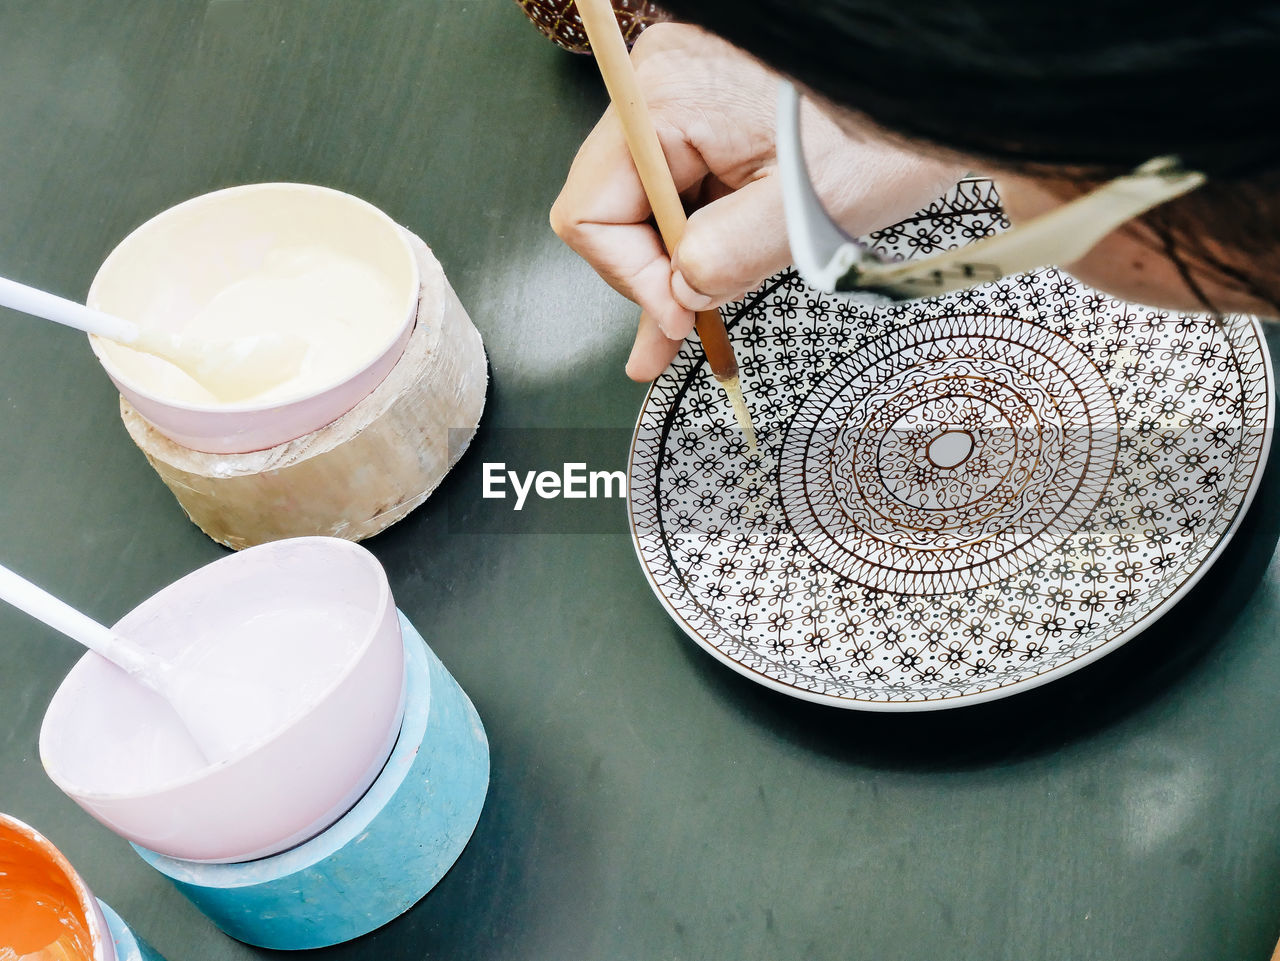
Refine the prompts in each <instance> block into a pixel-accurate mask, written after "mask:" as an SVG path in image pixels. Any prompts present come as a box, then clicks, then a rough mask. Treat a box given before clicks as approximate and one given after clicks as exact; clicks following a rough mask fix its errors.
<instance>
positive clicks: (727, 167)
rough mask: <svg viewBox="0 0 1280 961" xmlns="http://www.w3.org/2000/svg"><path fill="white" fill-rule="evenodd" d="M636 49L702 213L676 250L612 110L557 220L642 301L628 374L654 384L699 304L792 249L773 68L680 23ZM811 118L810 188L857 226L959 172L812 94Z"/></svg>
mask: <svg viewBox="0 0 1280 961" xmlns="http://www.w3.org/2000/svg"><path fill="white" fill-rule="evenodd" d="M631 57H632V62H633V63H634V64H635V66H636V73H637V76H638V78H639V81H640V85H641V88H642V89H643V91H644V96H645V99H646V101H647V103H648V107H649V112H650V115H651V116H652V118H653V122H654V126H655V127H656V129H657V131H658V139H659V140H660V141H661V143H662V148H663V151H664V153H665V154H666V157H667V162H668V165H669V166H670V168H671V173H672V176H673V177H674V179H675V182H676V187H677V189H678V190H679V191H680V192H681V196H682V197H683V198H684V201H685V204H686V206H687V207H690V208H692V209H693V212H692V213H691V214H690V216H689V223H688V226H687V228H686V229H685V233H684V237H683V238H682V239H681V241H680V244H679V246H678V248H677V249H676V250H675V251H674V252H673V253H672V256H671V257H670V258H668V256H667V253H666V251H665V250H664V249H663V246H662V241H661V238H660V237H659V236H658V233H657V231H656V230H655V229H654V227H653V226H652V224H651V223H650V222H649V217H650V214H651V210H650V208H649V202H648V200H647V199H646V198H645V194H644V189H643V187H642V186H641V184H640V180H639V177H638V176H637V174H636V171H635V166H634V165H633V164H632V162H631V156H630V154H629V152H628V150H627V145H626V140H625V138H624V136H623V132H622V127H621V125H620V124H619V122H618V119H617V116H616V114H615V113H614V111H613V109H612V108H610V109H609V110H608V111H606V113H605V115H604V117H603V118H601V120H600V122H599V123H598V124H597V125H596V127H595V129H594V130H592V132H591V134H590V135H589V136H588V137H587V139H586V141H585V142H584V143H583V145H582V147H581V148H580V149H579V151H578V155H577V157H576V158H575V159H574V162H573V166H572V168H571V169H570V171H569V176H568V179H567V180H566V182H565V185H564V187H563V189H562V190H561V192H560V196H559V197H558V198H557V199H556V202H555V204H554V205H553V207H552V210H551V225H552V227H553V229H554V230H555V232H556V233H557V234H558V235H559V236H560V237H561V239H563V240H564V241H565V242H566V243H567V244H568V245H569V246H570V247H572V248H573V249H574V250H575V251H577V252H578V254H580V255H581V256H582V257H583V258H584V259H585V260H587V262H588V263H590V264H591V265H592V267H594V268H595V269H596V271H597V272H598V273H599V274H600V276H601V277H603V278H604V279H605V280H606V281H607V282H608V283H609V284H610V285H611V286H612V287H613V288H614V289H615V290H617V291H618V292H619V293H621V294H623V295H624V296H626V297H628V298H629V299H631V300H633V301H635V302H636V303H637V304H639V305H640V308H641V315H640V325H639V330H638V332H637V334H636V342H635V346H634V347H633V348H632V352H631V357H630V359H629V361H628V362H627V374H628V376H630V377H632V378H633V379H635V380H651V379H653V378H654V377H656V376H657V375H658V374H660V373H661V372H662V371H663V370H664V369H665V368H666V366H667V365H668V364H669V363H670V362H671V359H672V358H673V357H674V356H675V354H676V351H677V350H679V347H680V342H681V341H682V340H683V339H684V338H685V337H686V336H688V335H689V333H690V332H691V331H692V329H693V320H694V312H695V311H697V310H702V309H705V308H707V307H711V306H719V305H721V304H725V303H728V302H729V301H732V300H735V299H737V298H738V297H741V296H742V295H744V294H745V293H747V292H748V291H750V290H752V289H753V288H755V287H756V286H758V285H759V284H760V282H761V281H763V280H764V279H765V278H766V277H768V276H769V275H770V274H772V273H774V272H776V271H778V270H780V269H781V268H783V267H785V266H787V265H788V264H789V263H790V262H791V256H790V251H789V249H788V246H787V235H786V225H785V221H784V217H783V211H782V192H781V187H780V185H779V181H778V176H777V160H776V156H775V150H774V104H775V102H776V97H777V84H778V75H777V74H775V73H774V72H772V71H770V70H769V69H767V68H766V67H764V66H763V65H761V64H760V63H759V62H758V61H756V60H755V59H753V58H751V57H750V56H748V55H747V54H744V53H743V52H742V51H740V50H738V49H737V48H736V47H733V46H732V45H730V44H728V43H726V42H725V41H723V40H720V39H718V38H716V37H714V36H712V35H711V34H709V33H706V32H705V31H702V30H700V29H698V28H696V27H691V26H687V25H682V24H657V25H655V26H653V27H650V28H649V29H648V30H646V31H645V32H644V34H642V35H641V37H640V39H639V41H638V42H637V43H636V45H635V47H634V48H633V50H632V54H631ZM803 116H804V120H803V123H804V151H805V157H806V161H807V163H808V166H809V170H810V173H811V175H812V177H813V181H814V184H815V186H816V187H817V189H818V192H819V194H820V196H822V198H823V200H824V202H825V203H826V204H827V207H828V209H829V210H830V211H831V213H832V214H833V216H835V217H836V218H837V219H838V220H839V221H840V222H841V223H843V224H844V225H845V226H846V228H847V229H848V230H849V231H850V232H851V233H854V234H859V233H865V232H866V231H868V230H873V229H875V228H876V227H881V226H885V225H887V224H891V223H895V222H896V221H898V220H900V219H902V218H903V217H905V216H907V215H908V214H910V213H912V212H913V211H915V210H916V209H917V208H919V207H920V206H921V205H922V204H923V203H925V202H927V201H929V200H932V199H933V198H934V197H936V196H938V195H939V194H941V193H942V192H943V191H944V190H945V189H946V188H947V187H948V186H949V185H950V184H952V183H954V182H955V181H956V180H957V179H959V177H960V176H961V174H962V173H963V170H962V169H961V168H960V167H958V166H956V164H955V162H954V161H951V160H941V159H934V158H930V157H928V156H925V155H922V154H916V153H913V152H910V151H908V150H906V149H904V148H902V147H900V146H896V145H891V144H888V143H886V142H884V141H883V140H879V139H876V138H875V137H874V136H872V135H869V134H868V135H865V136H863V135H855V136H850V135H848V134H846V133H843V132H842V131H841V129H840V128H839V127H837V126H836V124H835V123H833V122H832V121H831V120H830V119H829V118H828V117H827V116H826V115H825V114H823V113H822V112H820V111H819V110H818V109H817V108H815V107H813V106H812V105H810V104H808V103H806V105H805V112H804V115H803ZM846 125H847V124H846Z"/></svg>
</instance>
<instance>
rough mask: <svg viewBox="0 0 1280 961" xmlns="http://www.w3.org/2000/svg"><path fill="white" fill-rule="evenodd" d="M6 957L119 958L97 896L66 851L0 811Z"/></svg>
mask: <svg viewBox="0 0 1280 961" xmlns="http://www.w3.org/2000/svg"><path fill="white" fill-rule="evenodd" d="M10 952H12V953H10ZM6 957H11V958H66V959H67V961H115V959H116V951H115V947H114V946H113V945H112V939H111V931H110V929H109V928H108V927H107V919H106V918H105V917H103V915H102V909H101V908H100V907H99V905H98V899H97V898H95V897H94V896H93V894H92V893H91V892H90V891H89V887H88V885H86V884H85V883H84V881H82V880H81V879H80V875H78V874H76V872H75V868H73V867H72V866H71V863H70V862H69V861H68V860H67V859H66V858H65V857H64V856H63V855H62V852H61V851H59V850H58V849H57V848H55V847H54V846H53V845H52V844H51V843H50V842H49V840H48V839H47V838H45V837H44V836H43V835H42V834H40V832H39V831H36V830H35V829H34V828H32V827H30V826H29V825H26V824H23V823H22V822H21V821H19V820H18V819H17V818H13V817H10V816H9V815H7V814H0V958H6Z"/></svg>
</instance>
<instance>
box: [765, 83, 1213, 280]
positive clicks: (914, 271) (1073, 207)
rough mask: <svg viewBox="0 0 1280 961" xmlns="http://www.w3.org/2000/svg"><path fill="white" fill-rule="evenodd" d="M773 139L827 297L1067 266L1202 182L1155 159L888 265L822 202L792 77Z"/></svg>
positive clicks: (810, 273) (785, 189)
mask: <svg viewBox="0 0 1280 961" xmlns="http://www.w3.org/2000/svg"><path fill="white" fill-rule="evenodd" d="M777 141H778V144H777V147H778V169H779V173H780V174H781V176H782V200H783V207H784V208H785V211H786V219H787V236H788V238H789V240H790V242H791V255H792V258H793V259H794V260H795V265H796V268H797V269H798V270H799V271H800V276H801V277H802V278H804V281H805V283H807V284H809V286H811V287H815V288H817V289H818V290H823V291H826V292H828V293H835V292H848V291H855V290H865V291H870V292H872V293H877V294H882V295H884V296H887V297H889V298H891V299H893V300H910V299H912V298H915V297H928V296H933V295H935V294H943V293H946V292H947V291H951V290H959V289H961V288H963V287H972V286H973V285H975V284H981V283H986V282H987V281H991V280H999V279H1000V278H1001V277H1005V276H1008V275H1009V274H1018V273H1022V272H1023V271H1027V270H1034V269H1035V268H1037V267H1044V266H1046V265H1048V264H1066V263H1071V262H1072V261H1075V260H1078V259H1079V258H1081V257H1083V256H1084V255H1085V254H1086V253H1088V252H1089V251H1090V250H1091V249H1092V248H1093V246H1094V245H1095V244H1097V243H1098V241H1100V240H1101V239H1102V238H1103V237H1105V236H1106V235H1107V234H1108V233H1110V232H1111V231H1112V230H1114V229H1115V228H1116V227H1119V226H1120V225H1121V224H1123V223H1125V222H1126V221H1128V220H1131V219H1133V218H1134V217H1137V216H1138V215H1139V214H1142V213H1145V212H1146V211H1148V210H1150V209H1151V208H1152V207H1155V206H1157V205H1158V204H1162V203H1164V202H1165V201H1167V200H1172V199H1173V198H1174V197H1179V196H1181V195H1182V194H1185V193H1187V192H1188V191H1191V190H1194V189H1195V188H1196V187H1199V186H1200V185H1201V184H1203V183H1204V182H1205V177H1204V175H1203V174H1200V173H1196V172H1194V171H1188V170H1183V169H1182V167H1181V165H1180V164H1179V162H1178V160H1177V159H1176V158H1174V157H1158V158H1156V159H1155V160H1150V161H1148V162H1147V163H1145V164H1143V165H1142V166H1141V167H1138V168H1137V169H1136V170H1134V171H1133V173H1130V174H1126V175H1125V176H1122V177H1117V178H1116V179H1115V180H1112V181H1110V182H1108V183H1105V184H1103V185H1102V186H1100V187H1098V188H1097V189H1095V190H1093V191H1090V192H1089V193H1087V194H1085V195H1084V196H1081V197H1078V198H1076V199H1075V200H1072V201H1069V202H1068V203H1065V204H1063V205H1062V206H1061V207H1058V208H1056V209H1054V210H1051V211H1049V212H1048V213H1046V214H1042V215H1040V216H1039V217H1036V218H1034V219H1032V220H1029V221H1027V222H1026V223H1025V224H1022V225H1020V226H1018V227H1015V228H1014V229H1012V230H1008V231H1005V232H1004V233H1000V234H996V235H995V236H992V237H986V238H984V239H982V240H979V241H977V242H976V243H972V244H969V245H967V246H965V247H961V248H958V249H956V250H950V251H947V252H946V253H942V254H938V255H937V256H934V257H927V258H925V259H923V260H918V261H912V262H908V263H892V262H889V261H887V260H886V259H885V258H884V257H882V256H881V255H879V254H878V253H876V251H875V250H873V249H872V248H871V247H869V246H868V245H866V244H864V243H860V242H859V241H857V240H854V239H853V238H852V237H850V236H849V235H848V234H846V233H845V232H844V231H843V230H841V229H840V226H839V225H838V224H836V222H835V221H833V220H832V219H831V215H830V214H828V213H827V211H826V208H824V207H823V206H822V201H820V200H819V199H818V195H817V193H815V191H814V189H813V183H812V182H811V181H810V179H809V172H808V170H807V169H806V167H805V163H804V157H803V155H802V154H801V149H800V94H799V92H798V91H797V90H796V88H795V87H794V86H792V85H791V84H790V83H788V82H787V81H783V82H782V84H781V86H780V87H779V90H778V134H777Z"/></svg>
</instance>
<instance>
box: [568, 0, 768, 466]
mask: <svg viewBox="0 0 1280 961" xmlns="http://www.w3.org/2000/svg"><path fill="white" fill-rule="evenodd" d="M577 2H578V14H579V16H580V17H581V18H582V25H583V28H584V29H585V30H586V34H587V37H588V39H589V40H590V42H591V50H592V53H593V54H594V55H595V58H596V64H597V65H598V66H599V68H600V73H601V75H602V76H603V77H604V83H605V87H606V88H607V89H608V91H609V99H610V100H611V101H612V102H613V106H614V109H615V110H616V111H617V113H618V119H619V120H620V122H621V124H622V129H623V133H624V135H625V136H626V140H627V147H628V148H629V149H630V151H631V158H632V160H633V161H634V162H635V165H636V171H637V173H638V174H639V175H640V182H641V184H643V185H644V191H645V194H646V196H647V197H648V198H649V205H650V207H652V208H653V215H654V220H656V221H657V224H658V232H659V233H660V234H661V235H662V242H663V244H664V245H665V246H666V248H667V250H668V251H672V250H675V249H676V246H677V245H678V244H679V243H680V238H681V237H682V236H683V234H684V228H685V224H686V221H687V218H686V216H685V212H684V206H683V204H681V202H680V194H679V192H678V191H677V190H676V185H675V181H674V180H672V177H671V171H670V169H669V168H668V166H667V160H666V156H665V155H664V154H663V152H662V145H661V143H660V142H659V141H658V134H657V131H655V130H654V128H653V122H652V120H651V119H650V118H649V112H648V107H647V106H646V104H645V101H644V96H643V94H642V93H641V91H640V85H639V83H638V82H637V80H636V76H635V71H634V70H633V68H632V66H631V59H630V57H629V55H628V54H627V47H626V43H625V42H624V40H623V38H622V34H621V32H620V31H619V29H618V23H617V20H616V19H615V18H614V14H613V9H612V7H611V6H610V4H609V2H608V0H577ZM694 328H695V329H696V330H697V333H698V338H699V339H700V340H701V341H702V348H703V350H704V351H705V352H706V355H707V363H708V365H709V366H710V367H711V372H712V374H714V375H715V378H716V380H717V382H719V384H720V386H721V387H723V388H724V390H725V393H726V394H727V395H728V397H729V400H730V401H731V402H732V404H733V412H734V416H736V417H737V419H738V423H739V425H740V426H741V427H742V432H743V434H744V435H746V438H747V443H748V444H749V445H750V446H751V449H752V450H753V451H754V450H755V449H756V436H755V430H754V428H753V427H752V424H751V415H750V413H749V412H748V410H747V405H746V400H745V399H744V397H743V395H742V385H741V381H740V380H739V377H738V362H737V359H736V358H735V357H734V353H733V346H732V344H730V343H729V335H728V333H727V332H726V330H725V326H724V319H723V318H722V317H721V316H720V312H719V311H718V310H714V309H712V310H700V311H698V312H697V315H696V318H695V321H694Z"/></svg>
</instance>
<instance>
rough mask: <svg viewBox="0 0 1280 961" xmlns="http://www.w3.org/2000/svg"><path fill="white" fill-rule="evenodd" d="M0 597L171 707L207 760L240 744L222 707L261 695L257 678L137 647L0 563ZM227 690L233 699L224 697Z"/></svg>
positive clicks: (224, 754) (227, 753) (240, 737)
mask: <svg viewBox="0 0 1280 961" xmlns="http://www.w3.org/2000/svg"><path fill="white" fill-rule="evenodd" d="M0 599H3V600H5V601H8V602H9V603H10V604H12V605H13V606H14V607H16V608H18V609H19V610H21V611H25V612H26V613H28V614H30V615H31V616H32V617H34V618H35V619H36V620H39V621H43V622H44V623H46V624H48V625H49V626H50V627H52V628H53V629H54V630H56V631H59V632H61V633H62V634H65V635H66V636H67V637H69V638H71V639H72V640H76V641H79V642H80V643H81V644H83V645H84V646H85V647H87V648H89V650H91V651H93V652H94V653H96V654H100V655H101V656H102V657H105V658H106V659H107V660H108V661H110V662H111V663H112V664H115V665H116V666H117V667H119V668H120V669H121V670H123V671H124V672H125V673H126V674H128V675H129V676H130V677H132V678H133V679H134V680H136V681H138V683H140V684H142V685H144V686H145V687H147V688H150V689H151V690H152V691H155V692H156V693H157V694H159V695H160V696H161V697H163V698H164V699H165V700H166V701H168V702H169V705H170V706H171V707H172V708H173V709H174V712H175V713H176V714H177V715H178V717H179V718H180V719H181V721H182V723H183V725H184V726H185V727H186V729H187V730H188V731H189V732H190V733H191V736H192V738H193V739H194V740H195V742H196V744H197V746H199V748H200V750H201V752H202V753H203V754H204V756H205V760H207V761H216V760H222V759H226V758H228V757H230V756H231V755H232V754H233V753H234V752H235V751H236V750H237V749H238V748H239V747H241V746H242V745H243V743H244V739H243V732H237V731H234V730H232V728H233V726H234V725H229V724H228V723H227V713H228V704H229V703H231V704H234V703H238V702H240V701H242V699H243V697H244V696H245V694H246V693H250V694H251V695H257V696H264V695H265V693H266V692H264V691H261V690H249V691H246V689H257V688H259V687H261V683H260V681H259V680H258V679H256V678H255V679H251V678H248V677H239V676H237V677H225V676H222V675H220V674H216V673H208V672H204V671H193V670H188V669H184V668H182V667H180V666H178V665H175V664H173V663H171V662H169V661H166V660H165V659H164V658H162V657H160V656H158V655H157V654H155V653H153V652H152V651H148V650H144V649H143V648H141V647H138V646H137V645H136V644H134V643H133V642H132V641H129V640H127V639H126V638H123V637H121V636H120V635H119V634H117V633H116V632H115V631H113V630H111V629H110V628H109V627H105V626H103V625H102V624H99V623H98V622H97V621H95V620H93V618H91V617H89V616H88V615H86V614H82V613H81V612H80V611H78V610H76V609H75V608H74V607H72V606H71V605H70V604H67V603H66V602H65V601H62V600H59V599H58V598H56V597H54V596H53V595H52V594H50V593H49V592H48V591H46V590H44V589H43V588H40V587H37V586H36V585H35V584H32V583H31V582H30V581H28V580H27V579H26V578H24V577H22V576H21V575H20V574H15V573H14V572H13V571H11V570H9V569H8V568H7V567H5V566H3V565H0ZM228 692H231V693H233V695H234V696H233V697H232V698H231V699H228V697H227V694H228Z"/></svg>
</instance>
